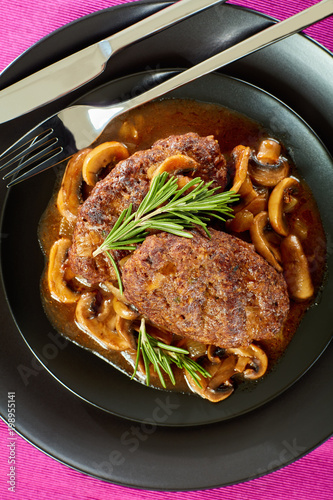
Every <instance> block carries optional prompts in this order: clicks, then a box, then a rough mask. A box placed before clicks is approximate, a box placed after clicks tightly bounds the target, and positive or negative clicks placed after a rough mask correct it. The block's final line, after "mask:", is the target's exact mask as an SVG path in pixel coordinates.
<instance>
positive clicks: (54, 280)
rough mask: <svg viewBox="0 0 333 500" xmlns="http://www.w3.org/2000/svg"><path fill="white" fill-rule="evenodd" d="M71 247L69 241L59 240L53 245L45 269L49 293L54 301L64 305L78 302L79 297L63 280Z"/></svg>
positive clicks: (66, 239) (65, 239)
mask: <svg viewBox="0 0 333 500" xmlns="http://www.w3.org/2000/svg"><path fill="white" fill-rule="evenodd" d="M70 246H71V240H70V239H68V238H61V239H60V240H57V241H56V242H55V243H53V245H52V247H51V250H50V255H49V263H48V268H47V280H48V286H49V290H50V293H51V295H52V297H53V298H54V299H56V300H57V301H59V302H64V303H66V304H73V303H75V302H77V301H78V300H79V295H78V294H77V293H76V292H74V291H73V290H71V289H70V288H69V287H68V285H67V282H66V279H65V262H66V259H67V253H68V250H69V247H70Z"/></svg>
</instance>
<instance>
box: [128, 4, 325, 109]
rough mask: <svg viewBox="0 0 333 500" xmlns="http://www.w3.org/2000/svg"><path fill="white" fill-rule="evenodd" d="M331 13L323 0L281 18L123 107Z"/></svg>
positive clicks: (293, 31)
mask: <svg viewBox="0 0 333 500" xmlns="http://www.w3.org/2000/svg"><path fill="white" fill-rule="evenodd" d="M332 14H333V0H322V1H321V2H319V3H317V4H315V5H313V6H311V7H309V8H308V9H305V10H303V11H302V12H299V13H298V14H295V15H294V16H291V17H289V18H288V19H285V20H284V21H281V22H279V23H276V24H274V25H273V26H270V27H269V28H266V29H264V30H263V31H260V32H259V33H256V34H255V35H253V36H251V37H249V38H247V39H245V40H243V41H241V42H239V43H237V44H236V45H234V46H232V47H230V48H228V49H226V50H224V51H223V52H220V53H218V54H216V55H215V56H212V57H210V58H209V59H206V60H205V61H203V62H201V63H199V64H196V65H195V66H193V67H192V68H190V69H187V70H185V71H183V72H181V73H179V74H178V75H176V76H173V77H172V78H169V79H168V80H167V81H165V82H163V83H161V84H159V85H157V86H156V87H154V88H152V89H150V90H148V91H146V92H144V93H143V94H140V95H138V96H136V97H134V98H132V99H130V100H129V101H127V103H123V104H124V107H125V108H126V110H129V109H133V108H135V107H137V106H140V105H142V104H145V103H146V102H148V101H151V100H153V99H156V98H157V97H161V96H162V95H164V94H166V93H167V92H170V91H172V90H174V89H176V88H179V87H181V86H182V85H185V84H186V83H189V82H191V81H193V80H196V79H197V78H199V77H201V76H204V75H206V74H208V73H211V72H212V71H215V70H217V69H219V68H221V67H222V66H225V65H226V64H229V63H231V62H233V61H237V60H238V59H241V58H242V57H244V56H246V55H249V54H252V53H253V52H256V51H257V50H259V49H261V48H263V47H267V46H268V45H271V44H273V43H275V42H277V41H278V40H282V39H283V38H286V37H288V36H289V35H292V34H294V33H297V32H298V31H301V30H302V29H304V28H306V27H307V26H310V25H312V24H314V23H316V22H317V21H320V20H321V19H324V18H325V17H328V16H330V15H332Z"/></svg>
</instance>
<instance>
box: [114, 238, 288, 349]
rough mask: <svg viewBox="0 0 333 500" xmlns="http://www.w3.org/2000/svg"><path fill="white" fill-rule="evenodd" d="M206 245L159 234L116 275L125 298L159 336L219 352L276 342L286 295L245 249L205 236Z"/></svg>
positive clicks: (233, 242) (268, 268) (263, 264)
mask: <svg viewBox="0 0 333 500" xmlns="http://www.w3.org/2000/svg"><path fill="white" fill-rule="evenodd" d="M210 232H211V236H212V238H211V239H208V238H207V237H206V236H203V235H201V234H199V232H196V231H194V232H193V235H194V237H193V239H187V238H182V237H178V236H174V235H171V234H167V233H160V234H157V235H152V236H149V237H148V238H146V240H145V241H144V243H143V244H142V245H141V246H140V247H139V248H138V249H137V250H136V251H135V252H134V254H133V255H132V256H131V257H130V258H129V260H128V261H127V262H126V264H125V266H124V268H123V276H122V279H123V283H124V290H125V296H126V298H127V300H129V301H130V302H131V303H132V304H134V305H135V306H136V307H137V309H138V310H139V312H140V313H141V314H143V315H144V316H146V317H147V318H149V319H150V320H151V321H152V322H154V323H155V324H156V325H157V326H159V327H160V328H163V329H166V330H168V331H171V332H173V333H175V334H178V335H181V336H184V337H189V338H192V339H195V340H198V341H200V342H203V343H207V344H214V345H217V346H220V347H235V346H245V345H248V344H250V343H251V342H252V341H253V340H263V339H270V338H273V337H274V336H276V335H277V334H278V333H279V332H280V330H281V327H282V325H283V322H284V320H285V318H286V315H287V313H288V310H289V298H288V293H287V287H286V283H285V280H284V278H283V276H282V274H279V273H278V272H277V271H275V269H274V268H273V267H272V266H270V265H269V264H268V263H267V262H266V261H265V260H264V259H263V258H262V257H261V256H260V255H258V254H257V253H256V252H255V251H254V248H253V246H252V245H250V244H248V243H246V242H244V241H242V240H240V239H238V238H235V237H234V236H231V235H229V234H226V233H223V232H219V231H215V230H213V229H212V230H210Z"/></svg>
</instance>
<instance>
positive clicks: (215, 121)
mask: <svg viewBox="0 0 333 500" xmlns="http://www.w3.org/2000/svg"><path fill="white" fill-rule="evenodd" d="M133 130H135V134H134V136H133V134H132V132H131V131H133ZM190 131H191V132H197V133H198V134H199V135H201V136H207V135H214V137H215V138H216V139H217V140H218V142H219V144H220V148H221V151H222V153H223V154H224V155H225V157H226V159H227V161H228V160H229V159H230V153H231V151H232V149H233V148H234V147H235V146H237V145H239V144H244V145H246V146H250V147H251V148H253V149H255V148H257V146H258V144H259V143H260V142H261V141H262V140H263V139H264V138H267V137H268V136H269V134H268V132H267V131H266V130H264V129H263V128H262V127H261V126H260V125H259V124H258V123H255V122H253V121H251V120H250V119H248V118H245V117H244V116H242V115H240V114H238V113H235V112H233V111H230V110H228V109H226V108H223V107H221V106H218V105H212V104H204V103H199V102H196V101H192V100H178V99H174V100H164V101H163V100H162V101H160V102H155V103H150V104H147V105H145V106H144V107H142V108H140V109H139V110H134V111H132V112H129V113H127V114H126V115H123V116H122V117H120V118H117V119H115V120H114V121H113V122H112V124H111V125H110V126H109V127H108V128H107V130H106V131H105V132H104V133H103V135H102V136H101V137H100V138H99V140H98V142H96V145H97V144H99V143H102V142H104V141H106V140H114V141H120V142H122V143H124V144H125V145H126V146H127V147H128V149H129V152H130V154H133V153H134V152H135V151H138V150H142V149H147V148H149V147H150V146H151V145H152V144H153V143H154V142H155V141H156V140H158V139H161V138H165V137H168V136H169V135H171V134H184V133H186V132H190ZM277 139H278V138H277ZM283 153H284V156H287V153H286V152H285V151H284V152H283ZM288 160H289V161H290V158H288ZM290 164H291V165H292V162H291V161H290ZM291 175H293V176H294V177H296V178H298V179H300V176H299V174H298V172H297V170H296V168H295V166H293V165H292V170H291ZM300 180H301V179H300ZM301 183H302V191H301V192H302V195H301V197H300V199H299V202H298V204H297V206H296V208H295V210H294V212H293V214H292V217H293V218H297V219H298V220H299V221H300V223H301V224H305V225H306V226H307V230H308V235H307V238H306V239H305V240H304V241H303V242H302V244H303V248H304V252H305V254H306V256H307V259H308V262H309V264H310V271H311V277H312V281H313V285H314V288H315V294H314V297H316V295H317V292H318V291H319V289H320V286H321V284H322V281H323V276H324V270H325V255H326V241H325V234H324V230H323V227H322V224H321V220H320V215H319V213H318V209H317V206H316V203H315V200H314V199H313V196H312V195H311V192H310V190H309V188H308V187H307V186H306V185H305V183H304V182H303V181H302V180H301ZM59 186H60V179H59V181H58V184H57V186H56V189H55V195H54V196H53V197H52V199H51V200H50V203H49V205H48V207H47V209H46V211H45V213H44V215H43V216H42V219H41V222H40V227H39V240H40V244H41V247H42V249H43V252H44V254H45V255H46V256H47V255H48V253H49V250H50V247H51V246H52V244H53V242H54V241H55V240H56V239H58V238H59V228H60V222H61V216H60V214H59V212H58V210H57V208H56V203H55V200H56V193H57V190H58V189H59ZM46 261H47V257H46ZM46 265H47V262H46ZM41 289H42V300H43V305H44V308H45V311H46V314H47V315H48V317H49V319H50V321H51V323H52V324H53V325H54V327H55V328H56V330H57V331H59V332H60V333H61V334H63V335H64V336H65V337H67V338H69V339H70V340H72V341H74V342H75V343H77V344H78V345H80V346H81V347H84V348H86V349H88V350H90V351H92V352H94V353H95V354H98V355H99V356H101V357H102V358H104V359H105V360H107V361H108V362H110V363H111V364H113V365H115V366H116V367H117V368H118V369H120V370H122V371H124V372H126V373H131V372H132V368H131V365H130V364H129V363H128V362H127V360H126V358H124V356H123V355H122V354H121V353H119V352H114V351H110V350H107V349H104V348H102V347H101V346H100V345H99V344H98V343H97V342H95V341H94V340H93V339H92V338H91V337H89V335H87V334H86V333H84V332H83V331H82V330H80V329H79V328H78V327H77V326H76V325H75V321H74V312H75V304H63V303H59V302H57V301H56V300H54V299H53V298H52V297H51V296H50V292H49V290H48V286H47V280H46V275H45V273H44V275H43V277H42V282H41ZM314 300H315V299H313V300H311V301H306V302H301V303H297V302H294V301H292V300H291V307H290V312H289V315H288V318H287V321H286V323H285V327H284V329H283V331H282V332H281V335H280V336H279V337H278V338H276V339H275V340H274V341H270V342H265V343H262V344H261V345H262V347H263V348H264V350H265V351H266V353H267V355H268V358H269V363H270V366H272V365H273V363H274V362H275V361H276V360H277V359H278V358H279V357H280V356H281V355H282V354H283V352H284V350H285V348H286V346H287V345H288V343H289V341H290V340H291V338H292V336H293V335H294V333H295V331H296V329H297V326H298V324H299V322H300V320H301V318H302V316H303V315H304V313H305V312H306V310H307V308H308V307H309V306H310V305H311V304H312V303H313V302H314ZM177 378H178V379H179V380H177V384H176V387H175V388H174V387H173V386H172V385H171V384H169V386H168V388H170V389H175V390H177V391H186V392H189V389H188V386H187V384H186V382H185V381H184V379H183V377H179V374H178V377H177ZM151 382H152V383H153V385H157V386H159V382H158V381H157V382H156V384H155V381H154V380H152V381H151Z"/></svg>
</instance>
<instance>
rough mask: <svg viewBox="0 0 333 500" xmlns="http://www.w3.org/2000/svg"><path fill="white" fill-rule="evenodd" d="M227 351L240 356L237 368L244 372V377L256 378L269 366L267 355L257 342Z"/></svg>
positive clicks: (247, 378) (248, 378)
mask: <svg viewBox="0 0 333 500" xmlns="http://www.w3.org/2000/svg"><path fill="white" fill-rule="evenodd" d="M226 352H227V353H228V354H234V355H236V356H238V363H237V365H236V367H235V369H236V370H237V371H239V372H242V373H243V377H244V379H246V380H256V379H258V378H260V377H262V376H263V375H264V374H265V373H266V370H267V366H268V358H267V355H266V353H265V351H263V349H261V347H259V346H257V345H256V344H250V345H249V346H247V347H236V348H229V349H227V350H226ZM249 365H250V367H249V368H247V366H249Z"/></svg>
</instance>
